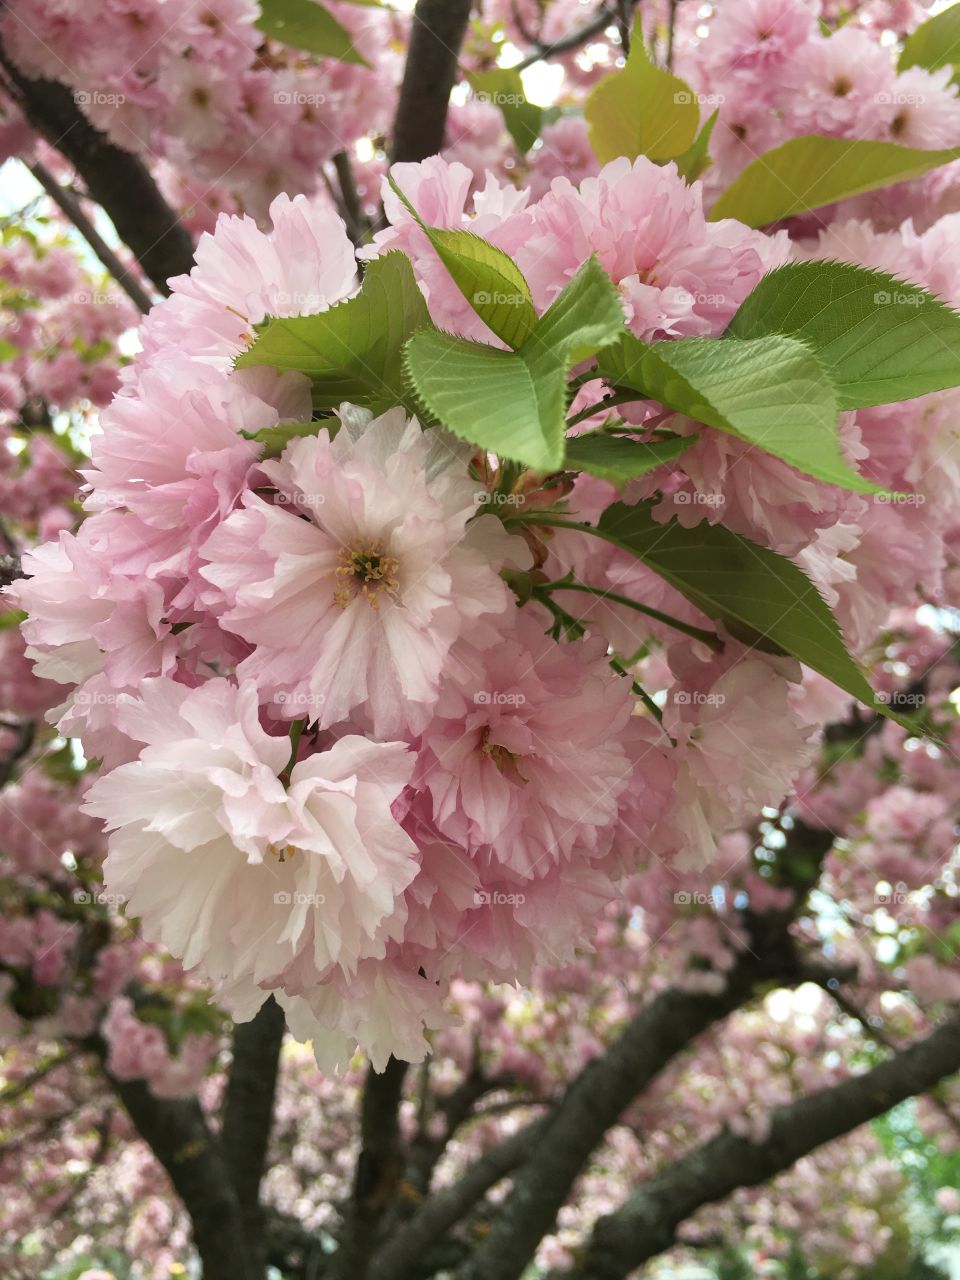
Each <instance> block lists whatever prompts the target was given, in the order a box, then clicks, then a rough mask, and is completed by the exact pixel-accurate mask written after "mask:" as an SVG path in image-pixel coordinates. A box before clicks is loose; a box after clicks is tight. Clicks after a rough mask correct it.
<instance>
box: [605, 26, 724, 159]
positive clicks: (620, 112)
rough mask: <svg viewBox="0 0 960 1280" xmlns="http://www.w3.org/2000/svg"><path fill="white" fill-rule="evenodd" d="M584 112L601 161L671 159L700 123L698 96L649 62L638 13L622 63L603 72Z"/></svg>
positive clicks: (689, 143)
mask: <svg viewBox="0 0 960 1280" xmlns="http://www.w3.org/2000/svg"><path fill="white" fill-rule="evenodd" d="M583 114H584V116H585V117H586V121H587V124H588V125H589V127H590V143H591V146H592V147H593V150H594V153H595V154H596V157H597V159H598V160H599V161H600V163H601V164H606V162H607V161H608V160H615V159H616V158H617V157H618V156H627V157H628V159H630V160H635V159H636V158H637V156H649V158H650V159H651V160H672V159H673V157H674V156H680V155H683V153H684V152H685V151H687V150H688V149H689V148H690V147H691V146H693V143H694V139H695V138H696V135H697V126H698V125H699V123H700V107H699V106H698V104H697V95H696V94H695V93H694V92H693V90H692V89H691V88H690V86H689V85H688V84H686V83H685V82H684V81H683V80H681V79H680V78H679V76H675V75H673V74H672V73H671V72H669V71H665V70H664V69H663V68H662V67H658V66H655V65H654V63H652V62H651V61H650V56H649V54H648V53H647V51H646V49H645V47H644V43H643V27H642V23H641V20H640V15H639V13H638V15H637V17H636V19H635V21H634V25H633V36H632V38H631V41H630V56H629V57H628V58H627V64H626V66H625V67H624V68H623V69H622V70H621V71H614V72H611V74H609V75H607V76H604V78H603V79H602V80H601V81H600V82H599V84H598V85H597V86H596V88H595V89H594V90H593V91H592V92H591V94H590V96H589V97H588V98H587V101H586V105H585V106H584V111H583Z"/></svg>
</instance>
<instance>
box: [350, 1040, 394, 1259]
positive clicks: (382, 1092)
mask: <svg viewBox="0 0 960 1280" xmlns="http://www.w3.org/2000/svg"><path fill="white" fill-rule="evenodd" d="M406 1074H407V1063H406V1062H400V1061H399V1060H398V1059H397V1058H390V1059H389V1061H388V1062H387V1065H386V1067H385V1068H384V1070H383V1071H382V1072H380V1073H378V1072H376V1071H374V1070H373V1068H372V1067H368V1069H367V1078H366V1082H365V1083H364V1087H363V1101H362V1103H361V1108H360V1155H359V1156H358V1157H357V1167H356V1172H355V1174H354V1181H353V1194H352V1196H351V1200H350V1205H349V1208H348V1210H347V1215H346V1221H345V1223H344V1231H343V1235H342V1237H341V1240H340V1248H339V1249H338V1250H337V1253H336V1256H335V1258H334V1266H333V1274H334V1276H335V1277H336V1280H364V1277H365V1276H366V1274H367V1267H368V1265H369V1262H370V1258H371V1256H372V1254H373V1251H374V1249H375V1248H376V1245H377V1235H378V1229H379V1228H380V1225H381V1222H382V1220H383V1217H384V1214H385V1213H386V1212H387V1210H388V1209H389V1208H390V1207H391V1205H392V1204H393V1201H394V1197H395V1196H396V1193H397V1189H398V1187H399V1185H400V1179H401V1175H402V1173H403V1151H402V1143H401V1137H400V1101H401V1098H402V1096H403V1082H404V1080H405V1078H406Z"/></svg>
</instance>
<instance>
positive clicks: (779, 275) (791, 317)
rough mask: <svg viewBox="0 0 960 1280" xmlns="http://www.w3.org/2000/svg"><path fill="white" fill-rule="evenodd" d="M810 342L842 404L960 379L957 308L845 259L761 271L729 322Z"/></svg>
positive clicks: (915, 392) (878, 400)
mask: <svg viewBox="0 0 960 1280" xmlns="http://www.w3.org/2000/svg"><path fill="white" fill-rule="evenodd" d="M727 333H728V334H731V335H733V336H734V337H737V338H756V337H759V336H761V335H764V334H772V333H782V334H790V335H791V336H792V337H795V338H799V339H801V340H802V341H804V342H805V343H806V344H807V345H808V346H809V347H811V348H812V349H813V350H814V351H815V352H816V355H817V358H818V359H819V361H820V363H821V364H822V365H823V367H824V369H825V370H826V371H827V373H828V374H829V376H830V379H831V381H832V382H833V385H834V387H835V388H836V391H837V398H838V402H839V405H840V408H841V409H859V408H863V407H864V406H866V405H874V404H890V403H892V402H893V401H896V400H910V399H912V398H913V397H914V396H920V395H925V394H926V393H927V392H929V391H942V390H944V389H945V388H947V387H955V386H960V314H958V313H957V312H956V311H954V310H952V308H950V307H948V306H947V305H946V304H945V303H943V302H941V301H940V300H939V299H938V298H935V297H934V296H933V294H930V293H927V291H926V290H925V289H921V288H918V286H916V285H912V284H906V283H904V281H902V280H898V279H897V278H896V276H891V275H888V274H887V273H886V272H885V271H872V270H869V269H868V268H866V267H857V266H854V265H853V264H852V263H848V262H792V263H788V264H787V265H786V266H783V267H779V268H778V269H777V270H776V271H771V272H770V273H769V274H768V275H766V276H764V277H763V279H762V280H761V281H760V283H759V284H758V285H757V287H756V288H755V289H754V290H753V292H752V293H751V294H749V296H748V297H747V298H745V299H744V301H743V303H742V305H741V306H740V309H739V311H738V312H737V314H736V315H735V316H734V317H733V319H732V320H731V322H730V325H729V327H728V328H727Z"/></svg>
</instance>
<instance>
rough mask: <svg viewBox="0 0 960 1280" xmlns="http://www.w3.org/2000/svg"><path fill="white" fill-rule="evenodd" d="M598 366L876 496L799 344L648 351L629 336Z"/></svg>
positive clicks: (713, 343)
mask: <svg viewBox="0 0 960 1280" xmlns="http://www.w3.org/2000/svg"><path fill="white" fill-rule="evenodd" d="M598 363H599V367H600V371H601V373H603V374H604V376H605V377H607V378H608V379H609V380H610V381H612V382H614V383H616V384H617V385H619V386H628V387H633V388H635V389H636V390H637V391H642V392H643V393H644V394H645V395H647V396H649V397H650V399H652V400H659V401H660V403H661V404H663V405H665V406H666V407H667V408H668V409H674V410H676V412H678V413H683V414H686V415H687V416H688V417H690V418H695V419H696V420H697V421H698V422H705V423H706V424H707V425H708V426H711V427H715V428H716V429H717V430H718V431H726V432H728V433H729V434H730V435H733V436H736V437H737V438H738V439H740V440H744V441H746V442H747V443H748V444H752V445H756V447H757V448H758V449H763V450H764V451H765V452H766V453H772V454H773V455H774V457H777V458H781V459H782V460H783V461H784V462H788V463H789V464H790V466H792V467H796V468H797V470H798V471H803V472H805V473H806V474H807V475H811V476H815V477H816V478H817V479H818V480H825V481H827V483H828V484H836V485H840V486H842V487H844V488H848V489H856V490H859V491H861V492H865V493H876V492H877V486H876V485H874V484H872V483H871V482H870V481H869V480H866V479H864V477H863V476H860V475H858V474H857V473H856V472H855V471H853V470H851V468H850V467H849V466H848V465H847V463H846V461H845V460H844V458H843V455H842V454H841V452H840V444H839V428H838V424H837V402H836V396H835V393H834V390H833V387H832V386H831V384H830V381H829V379H828V378H827V376H826V374H825V372H824V370H823V368H822V367H821V365H820V363H819V361H818V360H817V358H816V356H815V355H814V353H813V352H812V351H811V350H810V349H809V347H807V346H806V345H805V344H804V343H802V342H799V341H797V339H795V338H788V337H785V336H783V335H782V334H770V335H767V336H766V337H762V338H745V339H738V338H678V339H675V340H673V341H670V342H655V343H653V344H652V345H650V346H646V345H645V344H644V343H642V342H640V340H639V339H638V338H635V337H634V336H633V335H632V334H626V335H623V336H622V337H621V338H620V341H619V343H617V344H616V345H615V346H613V347H610V348H608V349H607V350H604V351H601V352H600V356H599V361H598Z"/></svg>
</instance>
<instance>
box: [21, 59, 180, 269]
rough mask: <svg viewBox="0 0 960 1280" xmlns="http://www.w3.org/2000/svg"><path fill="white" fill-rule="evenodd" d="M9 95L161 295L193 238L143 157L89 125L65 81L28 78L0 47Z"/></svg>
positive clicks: (178, 267)
mask: <svg viewBox="0 0 960 1280" xmlns="http://www.w3.org/2000/svg"><path fill="white" fill-rule="evenodd" d="M0 67H2V68H3V73H4V75H3V79H4V81H5V86H6V88H7V90H8V92H9V93H10V95H11V97H12V98H13V99H14V101H15V102H16V103H17V105H18V106H19V107H20V109H21V111H22V112H23V114H24V115H25V116H26V118H27V120H29V122H30V124H31V125H32V126H33V127H34V129H36V131H37V132H38V133H39V134H40V135H41V136H42V137H43V138H45V139H46V140H47V142H48V143H49V144H50V145H51V146H52V147H55V148H56V149H57V150H58V151H59V152H60V153H61V154H62V155H63V156H65V157H66V159H67V160H69V161H70V163H71V164H72V165H73V167H74V169H76V171H77V173H78V174H79V175H80V177H81V178H82V179H83V182H84V185H85V187H86V189H87V191H88V192H89V194H90V198H91V199H92V200H94V201H96V203H97V204H99V205H101V206H102V208H103V209H104V210H105V211H106V213H107V214H108V215H109V217H110V219H111V221H112V222H113V225H114V226H115V227H116V229H117V235H118V236H119V237H120V239H121V240H122V241H123V242H124V243H125V244H126V245H127V246H128V247H129V248H130V250H131V252H132V253H133V255H134V257H135V258H136V259H137V261H138V262H139V263H140V266H141V267H142V268H143V271H144V273H145V274H146V276H147V277H148V279H150V280H151V281H152V282H153V284H154V285H155V286H156V288H157V289H158V290H159V291H160V293H162V294H166V293H168V292H169V289H168V288H167V281H168V280H169V279H170V277H171V276H177V275H182V274H184V273H185V272H188V271H189V270H190V268H191V266H192V265H193V242H192V240H191V238H190V235H189V233H188V232H187V230H186V228H185V227H184V226H183V224H182V223H181V222H180V220H179V218H178V217H177V215H176V213H175V212H174V211H173V209H172V208H171V207H170V205H169V204H168V203H167V201H166V200H165V199H164V197H163V196H162V195H161V193H160V190H159V188H158V187H157V184H156V183H155V182H154V180H153V177H152V176H151V174H150V171H149V170H148V169H147V167H146V165H145V164H144V163H143V161H142V160H141V159H140V158H139V157H138V156H135V155H133V154H132V153H131V152H129V151H124V150H122V149H121V148H120V147H117V146H115V145H114V144H113V143H112V142H110V140H109V139H108V138H107V136H106V134H104V133H101V131H100V130H99V129H97V128H95V127H94V126H93V125H92V124H91V123H90V121H89V120H88V119H87V117H86V116H85V115H84V114H83V112H82V111H81V110H80V108H79V107H78V106H77V104H76V102H75V101H74V98H73V95H72V94H71V92H70V90H69V89H68V88H67V87H66V85H62V84H58V83H56V82H55V81H52V80H31V79H30V78H29V77H28V76H26V75H24V74H23V72H22V71H20V69H19V68H18V67H17V66H16V65H15V64H14V63H13V62H11V60H10V58H9V57H8V56H7V54H6V52H5V50H3V48H2V47H0Z"/></svg>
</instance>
